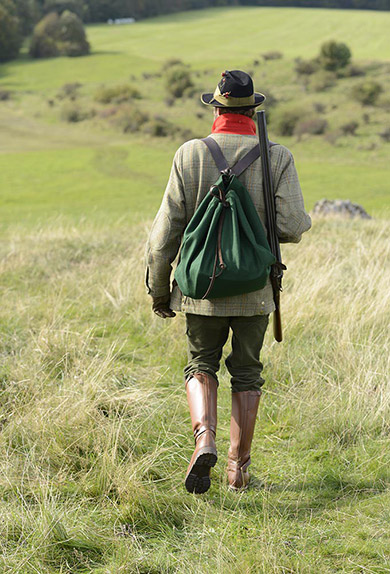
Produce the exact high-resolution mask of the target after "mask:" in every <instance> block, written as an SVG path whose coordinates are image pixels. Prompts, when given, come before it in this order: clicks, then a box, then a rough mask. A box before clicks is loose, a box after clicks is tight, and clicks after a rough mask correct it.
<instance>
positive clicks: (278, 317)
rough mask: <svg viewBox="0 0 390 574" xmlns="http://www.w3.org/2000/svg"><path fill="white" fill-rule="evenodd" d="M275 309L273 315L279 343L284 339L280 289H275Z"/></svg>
mask: <svg viewBox="0 0 390 574" xmlns="http://www.w3.org/2000/svg"><path fill="white" fill-rule="evenodd" d="M274 303H275V311H274V315H273V328H274V339H275V341H277V342H278V343H281V342H282V340H283V330H282V315H281V313H280V291H279V289H278V290H277V291H274Z"/></svg>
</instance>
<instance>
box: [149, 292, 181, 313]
mask: <svg viewBox="0 0 390 574" xmlns="http://www.w3.org/2000/svg"><path fill="white" fill-rule="evenodd" d="M170 299H171V296H170V295H165V297H153V305H152V309H153V311H154V312H155V313H156V315H158V316H159V317H161V319H167V318H172V317H176V313H175V312H174V311H172V309H170V308H169V302H170Z"/></svg>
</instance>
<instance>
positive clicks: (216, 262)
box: [175, 137, 275, 299]
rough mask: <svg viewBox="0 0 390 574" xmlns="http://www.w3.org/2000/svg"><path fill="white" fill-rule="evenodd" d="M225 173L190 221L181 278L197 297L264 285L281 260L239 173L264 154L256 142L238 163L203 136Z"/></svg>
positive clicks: (182, 285) (182, 287)
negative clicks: (231, 162) (271, 247)
mask: <svg viewBox="0 0 390 574" xmlns="http://www.w3.org/2000/svg"><path fill="white" fill-rule="evenodd" d="M202 141H203V142H204V143H205V144H206V145H207V147H208V148H209V150H210V152H211V154H212V156H213V158H214V161H215V163H216V165H217V167H218V169H219V171H220V172H221V175H220V177H219V178H218V180H217V181H216V182H215V184H214V185H212V186H211V188H210V191H209V193H208V194H207V195H206V197H205V198H204V199H203V201H202V202H201V204H200V205H199V207H198V208H197V209H196V211H195V213H194V215H193V216H192V218H191V220H190V221H189V223H188V225H187V227H186V229H185V232H184V235H183V241H182V245H181V250H180V260H179V263H178V266H177V268H176V271H175V280H176V282H177V284H178V286H179V288H180V290H181V292H182V293H183V295H185V296H187V297H191V298H192V299H214V298H218V297H230V296H232V295H240V294H242V293H250V292H251V291H257V290H258V289H262V288H263V287H264V286H265V284H266V282H267V278H268V275H269V272H270V267H271V265H272V264H273V263H275V257H274V256H273V255H272V253H271V251H270V248H269V245H268V241H267V237H266V232H265V230H264V228H263V225H262V223H261V221H260V218H259V216H258V214H257V211H256V208H255V206H254V204H253V201H252V199H251V197H250V195H249V193H248V190H247V189H246V187H245V186H244V185H243V184H242V183H241V182H240V180H239V179H238V176H239V175H241V173H243V171H244V170H245V169H246V168H247V167H249V166H250V165H251V164H252V163H253V162H254V161H255V160H256V159H257V158H258V157H259V156H260V150H259V146H258V145H256V146H255V147H254V148H253V149H252V150H251V151H250V152H248V153H247V154H246V155H245V157H243V158H242V159H241V160H240V161H239V162H238V163H236V165H235V166H234V167H232V168H230V167H229V165H228V164H227V161H226V159H225V157H224V155H223V153H222V151H221V148H220V147H219V145H218V144H217V142H216V141H215V140H214V139H213V138H211V137H208V138H205V139H203V140H202Z"/></svg>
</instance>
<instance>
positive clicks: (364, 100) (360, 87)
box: [352, 80, 383, 106]
mask: <svg viewBox="0 0 390 574" xmlns="http://www.w3.org/2000/svg"><path fill="white" fill-rule="evenodd" d="M382 92H383V86H382V84H379V83H378V82H376V81H375V80H367V81H365V82H362V83H360V84H357V85H356V86H355V87H354V88H353V89H352V97H353V98H354V99H355V100H357V101H358V102H360V103H361V104H362V105H363V106H375V104H376V103H377V101H378V98H379V96H380V95H381V93H382Z"/></svg>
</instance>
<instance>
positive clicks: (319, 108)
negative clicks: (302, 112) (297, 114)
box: [313, 102, 326, 114]
mask: <svg viewBox="0 0 390 574" xmlns="http://www.w3.org/2000/svg"><path fill="white" fill-rule="evenodd" d="M313 109H314V111H315V112H317V114H324V113H325V112H326V106H325V104H323V103H322V102H313Z"/></svg>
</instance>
